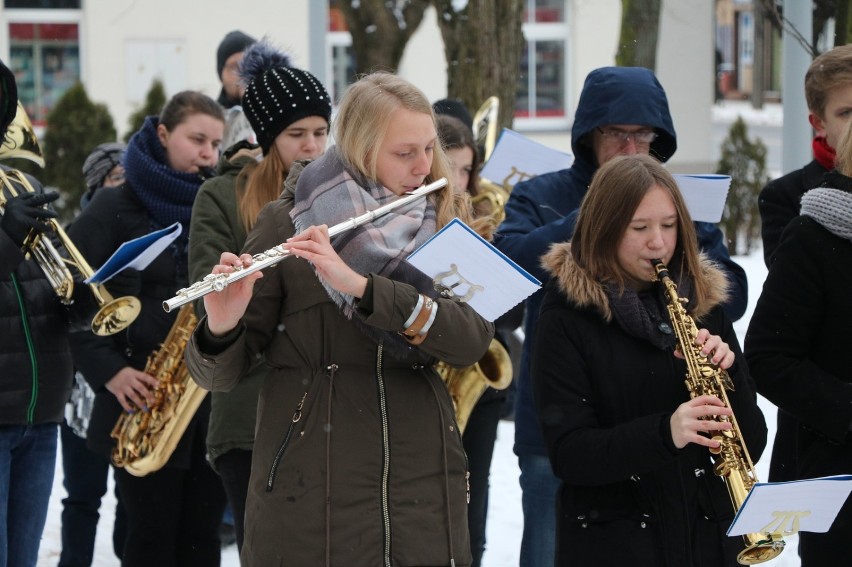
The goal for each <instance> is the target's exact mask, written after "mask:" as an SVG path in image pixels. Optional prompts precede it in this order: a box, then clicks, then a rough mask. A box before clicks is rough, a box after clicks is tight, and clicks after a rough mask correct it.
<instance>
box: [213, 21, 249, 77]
mask: <svg viewBox="0 0 852 567" xmlns="http://www.w3.org/2000/svg"><path fill="white" fill-rule="evenodd" d="M256 41H257V40H256V39H255V38H253V37H252V36H250V35H247V34H244V33H243V32H241V31H239V30H234V31H232V32H228V35H226V36H225V38H224V39H223V40H222V41H221V42H220V43H219V48H218V49H217V50H216V75H217V76H218V77H221V76H222V69H224V68H225V61H227V60H228V57H230V56H231V55H233V54H234V53H241V52H243V51H245V50H246V48H247V47H248V46H249V45H251V44H253V43H254V42H256Z"/></svg>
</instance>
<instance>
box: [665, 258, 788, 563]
mask: <svg viewBox="0 0 852 567" xmlns="http://www.w3.org/2000/svg"><path fill="white" fill-rule="evenodd" d="M652 264H653V265H654V269H655V270H656V273H657V278H658V279H659V280H660V281H661V282H662V283H663V285H664V286H665V293H666V300H667V309H668V312H669V317H670V318H671V322H672V327H673V328H674V332H675V336H676V337H677V341H678V345H679V347H680V351H681V353H683V357H684V359H685V360H686V366H687V373H686V387H687V389H688V390H689V396H690V398H695V397H697V396H702V395H710V396H715V397H717V398H719V399H720V400H721V401H722V403H724V404H725V406H726V407H731V402H730V401H729V400H728V394H727V391H728V390H730V391H733V390H734V383H733V381H732V380H731V377H730V376H729V375H728V373H727V371H725V370H724V369H722V368H718V367H717V366H714V365H713V364H712V363H711V362H710V360H709V359H708V358H707V356H705V355H704V354H702V352H701V347H700V346H699V345H696V344H695V337H696V335H697V334H698V327H696V325H695V321H694V320H693V319H692V317H691V316H690V315H689V314H688V313H687V312H686V309H685V308H684V306H683V305H684V304H685V303H686V302H687V301H688V299H686V298H682V297H679V296H678V294H677V284H675V283H674V282H673V281H672V279H671V277H669V271H668V268H667V267H666V265H665V264H664V263H663V262H662V261H660V260H652ZM716 420H717V421H719V422H721V423H725V422H727V423H730V424H731V429H729V430H726V431H716V432H714V433H713V439H714V440H715V441H718V442H719V443H720V445H719V447H718V448H717V449H710V452H711V453H712V454H713V455H714V467H713V471H714V472H715V473H716V475H718V476H720V477H722V480H724V481H725V486H727V488H728V495H729V496H730V497H731V503H732V504H733V506H734V511H735V512H736V511H738V510H739V509H740V507H741V506H742V505H743V502H745V499H746V496H748V493H749V491H750V490H751V488H752V487H753V486H754V485H755V484H756V483H757V474H756V473H755V470H754V464H753V463H752V461H751V456H750V455H749V453H748V449H747V448H746V445H745V441H744V440H743V436H742V433H741V432H740V426H739V424H738V423H737V419H736V417H735V416H734V415H731V416H730V417H728V416H716ZM743 540H745V549H743V550H742V551H741V552H740V553H739V555H737V562H738V563H739V564H740V565H756V564H758V563H763V562H764V561H769V560H770V559H774V558H775V557H777V556H778V555H779V554H780V553H781V552H782V551H784V545H785V542H784V540H783V539H782V537H781V534H777V533H763V534H759V533H751V534H746V535H744V536H743Z"/></svg>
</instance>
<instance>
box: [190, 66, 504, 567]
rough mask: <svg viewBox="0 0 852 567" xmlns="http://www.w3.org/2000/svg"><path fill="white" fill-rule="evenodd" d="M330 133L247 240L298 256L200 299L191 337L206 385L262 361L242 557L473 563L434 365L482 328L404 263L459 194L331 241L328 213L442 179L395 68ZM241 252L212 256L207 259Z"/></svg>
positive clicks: (358, 90)
mask: <svg viewBox="0 0 852 567" xmlns="http://www.w3.org/2000/svg"><path fill="white" fill-rule="evenodd" d="M334 128H335V130H334V137H335V139H336V141H337V145H336V146H334V147H332V148H331V149H329V150H328V151H327V152H326V153H325V154H324V155H323V156H322V157H320V158H318V159H317V160H315V161H313V162H312V163H311V164H309V165H308V166H307V167H306V168H305V169H304V171H303V172H302V173H301V176H300V177H299V179H298V182H297V183H296V185H295V187H294V186H292V185H291V184H289V183H288V184H287V185H286V186H285V192H284V194H283V195H282V198H281V199H279V200H277V201H274V202H273V203H270V204H269V205H267V207H266V208H265V209H264V210H263V211H262V212H261V214H260V217H259V218H258V221H257V225H256V226H255V228H254V230H253V231H252V233H251V234H250V235H249V238H248V241H247V243H246V248H245V251H246V252H250V253H257V252H261V251H264V250H267V249H269V248H271V247H273V246H275V245H277V244H280V243H286V246H287V247H288V248H289V249H290V251H291V253H292V254H293V255H294V256H295V258H288V259H286V260H284V261H281V262H280V263H278V264H277V266H275V267H274V268H271V269H270V270H268V271H267V272H265V273H264V272H260V271H257V272H254V273H252V274H251V275H250V276H248V277H246V278H244V279H241V280H239V281H237V282H235V283H233V284H231V285H229V286H228V287H227V288H226V289H225V290H224V291H222V292H220V293H211V294H208V295H207V296H205V298H204V303H205V307H206V311H207V316H206V318H205V319H202V321H201V322H200V323H199V326H198V328H197V329H196V332H195V334H194V336H193V339H192V341H191V343H190V345H189V347H188V349H187V359H188V362H189V367H190V372H191V374H192V376H193V378H195V379H196V380H197V381H198V382H199V383H200V384H202V385H203V386H204V387H206V388H209V389H213V390H228V389H229V388H231V387H233V386H234V385H235V384H236V383H237V382H238V381H239V380H240V379H241V378H242V377H243V376H244V375H245V374H246V372H247V371H248V369H249V368H250V366H251V364H252V361H253V360H254V359H255V357H256V356H257V355H259V354H264V355H265V356H266V361H267V363H268V364H269V366H270V368H271V370H270V373H269V375H268V376H267V379H266V381H265V383H264V386H263V389H262V391H261V395H260V402H259V406H258V426H257V436H256V439H255V445H254V453H253V460H252V477H251V483H250V487H249V495H248V501H247V503H246V530H245V540H244V545H243V549H242V554H241V560H242V563H243V565H246V566H265V565H270V564H276V563H280V562H282V561H284V562H286V563H287V564H289V565H344V564H346V565H390V564H394V565H449V564H451V563H453V562H454V564H455V565H460V566H461V565H469V564H470V550H469V545H468V536H467V518H466V505H467V503H466V490H467V487H466V474H467V470H466V469H467V467H466V462H465V456H464V451H463V449H462V444H461V438H460V435H459V433H458V431H457V429H456V426H455V416H454V410H453V405H452V401H451V400H450V398H449V395H448V393H447V390H446V388H445V387H444V385H443V383H442V382H441V380H440V378H439V377H438V375H437V373H436V372H435V370H434V369H433V368H432V364H433V363H434V362H435V360H436V359H441V360H445V361H447V362H449V363H451V364H453V365H458V366H466V365H470V364H473V363H474V362H476V361H477V360H479V358H480V357H481V356H482V355H483V354H484V353H485V351H486V349H487V348H488V345H489V343H490V341H491V337H492V335H493V332H494V329H493V325H492V324H491V323H488V322H487V321H485V320H484V319H482V318H481V317H480V316H479V315H477V314H476V313H475V312H474V311H473V310H472V309H471V308H470V307H469V306H467V305H465V304H460V303H456V302H454V301H452V300H449V299H444V298H439V297H437V294H436V292H435V291H434V289H433V287H432V282H431V280H429V279H428V278H426V277H425V276H423V274H421V273H419V272H418V271H417V270H415V269H413V268H412V267H411V266H410V265H408V264H407V263H406V262H405V258H406V256H407V255H408V254H410V253H411V252H412V251H413V250H415V249H416V248H417V247H418V246H419V245H420V244H421V243H423V242H425V241H426V239H428V238H429V237H430V236H432V235H433V234H434V233H435V231H436V230H438V229H439V228H441V227H442V226H443V225H444V224H446V223H447V222H449V221H450V220H451V219H452V218H453V217H456V216H458V217H460V218H461V219H462V220H466V221H469V220H470V211H469V202H468V200H467V197H466V196H465V195H464V194H462V193H457V192H455V191H452V188H451V187H447V188H446V189H444V190H442V191H440V192H438V193H437V194H433V195H432V196H430V197H428V198H427V199H419V200H417V201H416V202H415V203H414V204H409V205H407V206H405V207H401V208H399V209H395V210H394V211H393V212H391V213H388V214H386V215H384V216H382V217H379V218H378V219H376V220H375V221H373V222H371V223H367V224H365V225H363V226H360V227H358V228H356V229H354V230H351V231H348V232H345V233H343V234H340V235H338V236H336V237H335V238H333V239H331V240H330V239H329V237H328V230H327V226H331V225H336V224H338V223H340V222H342V221H345V220H347V219H349V218H350V217H354V216H357V215H359V214H361V213H364V212H367V211H369V210H373V209H375V208H377V207H379V206H381V205H384V204H386V203H388V202H391V201H393V200H395V199H398V198H399V197H400V196H401V195H404V194H405V193H406V192H409V191H411V190H413V189H416V188H417V187H419V186H421V185H423V184H424V183H426V182H429V181H434V180H436V179H438V178H441V177H448V176H449V171H448V166H447V162H446V158H445V156H444V154H443V151H442V149H441V146H440V143H439V142H438V138H437V133H436V130H435V117H434V115H433V113H432V108H431V106H430V105H429V102H428V100H427V99H426V97H425V96H424V94H423V93H422V92H421V91H420V90H418V89H417V88H416V87H414V86H413V85H411V84H410V83H408V82H406V81H404V80H402V79H400V78H398V77H396V76H394V75H391V74H387V73H374V74H371V75H368V76H366V77H364V78H362V79H361V80H359V81H358V82H356V83H355V84H353V85H352V86H351V87H349V89H348V90H347V92H346V93H345V95H344V97H343V99H342V100H341V103H340V108H339V112H338V115H337V118H336V122H335V126H334ZM434 195H437V196H434ZM294 234H296V236H294ZM250 260H251V257H250V256H249V255H247V254H243V255H242V256H240V257H238V256H236V255H235V254H231V253H225V254H223V255H222V257H221V260H220V263H219V264H218V265H217V266H216V267H215V268H214V270H213V271H214V272H216V273H227V272H230V271H232V270H233V269H234V267H237V266H242V265H244V264H246V263H248V262H250ZM252 287H254V289H253V294H252ZM403 332H405V334H403Z"/></svg>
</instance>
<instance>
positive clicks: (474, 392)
mask: <svg viewBox="0 0 852 567" xmlns="http://www.w3.org/2000/svg"><path fill="white" fill-rule="evenodd" d="M435 370H437V371H438V374H439V375H440V376H441V379H442V380H443V381H444V384H445V385H446V386H447V390H448V391H449V392H450V397H451V398H452V399H453V406H455V409H456V422H457V423H458V425H459V432H460V433H464V430H465V427H467V421H468V419H470V414H471V412H473V408H474V406H476V402H478V401H479V398H481V397H482V394H484V393H485V390H487V389H488V388H494V389H495V390H505V389H506V388H508V387H509V384H511V383H512V359H511V358H510V357H509V352H508V351H507V350H506V348H505V347H504V346H503V345H502V344H500V341H498V340H497V339H491V344H490V345H489V347H488V350H487V351H486V352H485V354H484V355H483V356H482V358H480V359H479V362H477V363H476V364H474V365H473V366H468V367H466V368H453V367H451V366H450V365H448V364H447V363H446V362H439V363H438V364H437V365H436V366H435Z"/></svg>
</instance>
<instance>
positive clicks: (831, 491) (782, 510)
mask: <svg viewBox="0 0 852 567" xmlns="http://www.w3.org/2000/svg"><path fill="white" fill-rule="evenodd" d="M850 490H852V475H838V476H827V477H821V478H812V479H806V480H794V481H790V482H763V483H761V482H759V483H757V484H755V485H754V487H753V488H752V489H751V491H750V492H749V493H748V496H747V497H746V500H745V502H743V505H742V506H740V509H739V511H738V512H737V515H736V517H735V518H734V522H733V523H732V524H731V527H730V528H728V535H729V536H736V535H745V534H750V533H779V534H781V535H790V534H793V533H797V532H819V533H824V532H827V531H828V529H829V528H830V527H831V524H832V523H833V522H834V518H835V517H836V516H837V513H838V512H839V511H840V508H841V507H842V506H843V503H844V502H846V498H847V497H848V496H849V492H850Z"/></svg>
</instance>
